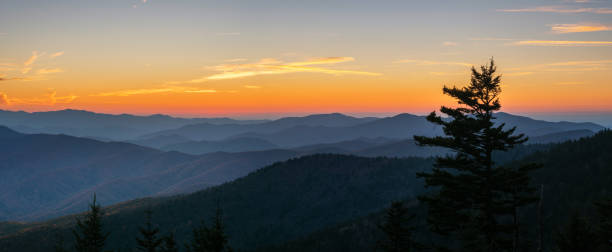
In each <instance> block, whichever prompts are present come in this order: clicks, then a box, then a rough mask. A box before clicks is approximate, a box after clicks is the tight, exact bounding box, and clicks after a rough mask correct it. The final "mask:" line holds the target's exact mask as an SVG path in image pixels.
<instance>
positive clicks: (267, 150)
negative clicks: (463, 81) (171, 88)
mask: <svg viewBox="0 0 612 252" xmlns="http://www.w3.org/2000/svg"><path fill="white" fill-rule="evenodd" d="M2 113H9V115H11V116H12V117H11V116H9V117H8V119H6V118H4V117H2V120H5V121H11V120H13V121H12V122H16V121H19V120H22V119H23V118H30V119H31V118H35V119H32V120H34V121H32V122H37V121H36V120H42V121H45V122H46V123H47V124H48V125H50V124H52V123H56V122H60V121H62V120H67V121H70V120H72V119H69V118H72V117H77V118H81V119H78V120H76V119H75V120H76V121H74V122H76V123H74V124H72V125H73V126H74V127H82V129H83V130H85V131H86V130H89V129H91V128H88V127H89V126H93V125H111V124H112V123H116V124H117V125H120V124H121V123H127V122H129V120H135V121H138V123H134V125H140V124H147V123H148V124H155V120H158V119H159V120H162V119H163V120H169V121H165V122H166V123H168V122H171V121H173V120H178V121H181V123H184V120H187V121H189V120H191V119H177V118H171V117H165V116H151V117H136V116H128V115H120V116H114V115H104V114H95V113H90V112H84V111H73V110H66V111H56V112H45V113H41V114H36V113H31V114H29V113H25V112H5V111H3V112H2ZM67 115H69V116H67ZM497 116H498V118H499V119H498V120H499V122H505V123H507V124H508V125H513V126H514V125H516V126H518V127H519V128H520V129H522V130H521V132H524V133H526V134H527V135H529V136H530V137H531V138H532V140H531V141H533V143H549V142H559V141H564V140H570V139H577V138H580V137H585V136H590V135H592V134H593V133H594V132H596V131H599V130H600V129H603V127H601V126H598V125H596V124H591V123H570V122H558V123H555V122H545V121H538V120H533V119H530V118H526V117H519V116H513V115H509V114H504V113H500V114H498V115H497ZM158 117H159V118H158ZM19 118H21V119H19ZM36 118H38V119H36ZM67 118H68V119H67ZM87 118H89V120H92V121H93V122H88V123H83V124H79V122H80V121H79V120H83V121H87ZM126 118H127V119H126ZM156 118H158V119H156ZM128 119H129V120H128ZM126 120H127V121H126ZM163 120H162V121H163ZM210 120H217V121H219V122H222V123H227V122H233V120H232V119H210ZM228 120H230V121H228ZM19 122H24V121H19ZM145 122H146V123H145ZM58 125H59V124H58ZM162 125H165V126H163V127H166V126H168V124H163V123H162ZM149 127H162V126H149ZM415 134H416V135H429V136H431V135H436V134H440V128H439V127H437V126H434V125H432V124H430V123H429V122H427V121H426V120H425V118H424V117H422V116H415V115H410V114H400V115H397V116H393V117H387V118H354V117H350V116H346V115H342V114H323V115H311V116H306V117H289V118H282V119H278V120H274V121H266V122H257V121H247V122H238V123H232V124H212V123H204V124H193V125H188V126H181V127H178V128H176V129H173V130H164V131H159V132H157V133H153V134H149V135H147V136H148V137H149V138H140V139H137V140H133V141H132V143H125V142H113V141H100V140H93V139H89V138H82V137H74V136H68V135H52V134H23V133H18V132H16V131H13V130H11V129H9V128H6V127H0V161H2V162H1V163H0V220H9V219H10V220H40V219H45V218H49V217H53V216H58V215H61V214H68V213H74V212H78V211H81V210H83V209H84V205H83V204H82V203H83V202H86V201H87V200H88V199H89V196H90V195H91V193H93V192H97V193H98V195H99V198H100V199H101V200H103V201H105V202H106V203H107V204H112V203H117V202H120V201H125V200H130V199H134V198H138V197H147V196H155V195H173V194H177V193H188V192H193V191H196V190H199V189H203V188H207V187H210V186H215V185H219V184H221V183H224V182H228V181H232V180H234V179H237V178H239V177H242V176H245V175H247V174H248V173H250V172H253V171H255V170H256V169H258V168H261V167H262V166H265V165H268V164H271V163H273V162H277V161H283V160H286V159H288V158H292V157H298V156H303V155H310V154H316V153H336V154H350V155H359V156H365V157H376V156H387V157H410V156H413V157H430V156H434V155H442V154H446V153H448V152H447V151H446V150H444V149H440V148H429V147H421V146H417V145H416V144H415V143H414V141H413V140H412V136H413V135H415ZM192 137H195V138H206V137H208V138H212V139H221V140H193V139H192ZM133 143H136V144H133ZM146 146H150V147H146ZM220 151H222V152H220Z"/></svg>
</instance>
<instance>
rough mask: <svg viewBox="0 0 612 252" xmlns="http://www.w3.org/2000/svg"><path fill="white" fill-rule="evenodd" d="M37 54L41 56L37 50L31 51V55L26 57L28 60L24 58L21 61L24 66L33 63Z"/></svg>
mask: <svg viewBox="0 0 612 252" xmlns="http://www.w3.org/2000/svg"><path fill="white" fill-rule="evenodd" d="M39 56H42V54H40V55H39V54H38V52H37V51H32V56H30V58H28V60H26V61H25V62H23V65H24V66H29V65H32V64H34V62H36V59H38V57H39Z"/></svg>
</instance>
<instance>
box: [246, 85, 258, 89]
mask: <svg viewBox="0 0 612 252" xmlns="http://www.w3.org/2000/svg"><path fill="white" fill-rule="evenodd" d="M244 88H249V89H258V88H261V87H260V86H253V85H244Z"/></svg>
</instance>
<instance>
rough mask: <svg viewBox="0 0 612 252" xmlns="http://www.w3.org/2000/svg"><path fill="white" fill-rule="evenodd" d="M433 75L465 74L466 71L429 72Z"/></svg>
mask: <svg viewBox="0 0 612 252" xmlns="http://www.w3.org/2000/svg"><path fill="white" fill-rule="evenodd" d="M429 74H431V75H437V76H451V75H465V74H466V73H465V72H429Z"/></svg>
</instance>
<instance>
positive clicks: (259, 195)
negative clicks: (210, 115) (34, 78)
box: [0, 131, 612, 251]
mask: <svg viewBox="0 0 612 252" xmlns="http://www.w3.org/2000/svg"><path fill="white" fill-rule="evenodd" d="M611 145H612V132H611V131H602V132H600V133H597V134H596V135H594V136H591V137H586V138H581V139H580V140H577V141H568V142H564V143H561V144H552V145H551V146H550V147H549V148H547V149H545V150H539V151H537V152H536V153H532V154H529V155H527V156H523V157H520V158H518V159H515V160H513V161H510V162H509V163H508V165H510V166H519V165H521V164H523V163H531V162H536V163H540V164H542V165H543V166H542V168H540V169H539V170H537V171H535V172H534V174H533V177H534V184H536V185H540V184H542V185H544V188H545V191H544V195H545V201H544V203H545V205H544V207H543V208H544V225H545V227H546V230H554V229H555V228H558V227H559V225H561V223H563V222H564V220H565V219H566V218H567V217H568V215H569V214H570V213H571V212H572V211H569V210H572V209H574V210H579V209H586V211H589V210H588V209H591V211H592V206H591V207H590V206H589V204H590V203H589V202H593V201H595V200H598V199H601V198H604V197H607V196H610V191H612V181H611V180H610V178H612V170H610V169H609V164H610V163H611V162H612V159H611V158H612V156H610V155H609V154H608V152H609V151H608V150H609V149H610V148H612V146H611ZM508 154H509V155H511V154H510V153H508ZM432 162H433V160H432V159H428V158H403V159H396V158H382V157H378V158H365V157H357V156H347V155H335V154H316V155H311V156H305V157H300V158H293V159H290V160H288V161H284V162H278V163H275V164H273V165H270V166H266V167H264V168H262V169H259V170H257V171H255V172H252V173H250V174H249V175H247V176H245V177H243V178H239V179H237V180H234V181H232V182H228V183H225V184H223V185H220V186H216V187H212V188H208V189H206V190H202V191H198V192H195V193H192V194H186V195H179V196H172V197H155V198H145V199H138V200H133V201H128V202H124V203H121V204H117V205H113V206H109V207H106V208H105V212H106V213H107V214H106V215H105V217H104V219H103V222H104V224H105V227H106V228H107V229H108V230H112V231H113V232H112V233H111V236H110V238H109V241H108V244H109V247H108V248H113V249H130V248H133V247H134V246H135V239H131V238H127V237H135V236H136V234H137V230H138V226H140V225H142V223H144V221H145V220H144V217H143V214H142V213H143V212H144V211H145V210H147V209H150V210H152V211H153V213H154V215H153V221H154V222H155V225H156V226H157V227H159V228H160V230H162V232H163V233H168V232H173V233H175V235H176V237H177V240H178V241H179V242H181V243H182V242H185V241H186V240H187V239H189V235H190V231H191V229H192V228H193V227H194V226H196V225H197V224H198V223H199V222H200V221H208V220H210V218H211V217H212V216H213V214H214V209H215V207H216V205H217V204H219V205H221V206H222V209H223V213H224V216H225V217H224V220H225V225H226V227H227V234H228V235H229V240H230V244H231V245H232V246H233V247H234V248H237V249H240V250H243V251H253V250H257V249H258V248H264V250H261V251H272V250H270V249H265V248H267V247H269V246H275V247H277V248H280V250H279V251H288V250H291V251H293V249H294V248H296V247H295V246H298V247H299V248H301V250H300V251H339V250H347V249H350V250H351V251H370V250H371V248H372V246H373V244H374V243H375V242H376V240H375V232H377V227H376V220H379V219H380V218H378V217H376V216H380V214H381V211H382V209H383V208H384V207H386V206H387V205H388V204H389V203H390V202H391V201H393V200H398V199H403V200H406V201H407V202H409V203H410V206H415V208H413V209H417V210H415V211H416V212H415V213H417V214H418V207H419V206H418V205H417V202H416V201H414V196H415V195H418V194H420V193H422V192H424V190H425V189H424V188H423V185H422V181H421V180H418V179H416V177H415V176H414V174H415V172H417V171H426V170H428V169H430V168H431V164H432ZM560 209H562V211H560ZM521 212H522V215H525V216H526V218H535V216H536V215H537V209H536V208H535V207H528V208H525V209H523V210H522V211H521ZM177 213H180V214H177ZM74 217H75V216H65V217H62V218H58V219H53V220H50V221H47V222H41V223H29V224H20V223H3V224H1V225H0V248H5V249H6V250H7V251H12V250H15V249H17V248H19V249H22V250H24V251H45V249H48V248H49V247H51V246H52V245H53V244H54V242H55V239H56V238H54V237H53V236H52V235H50V234H55V235H59V236H64V237H69V236H70V235H71V233H70V228H71V227H72V225H74ZM419 227H421V228H424V226H420V225H419ZM527 228H529V229H534V230H535V227H527ZM417 232H425V231H424V230H422V229H420V230H419V231H417ZM546 235H547V236H546V237H545V241H547V243H549V242H550V241H551V239H552V238H553V237H552V235H553V234H552V232H550V233H546ZM303 244H310V245H309V246H302V245H303Z"/></svg>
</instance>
